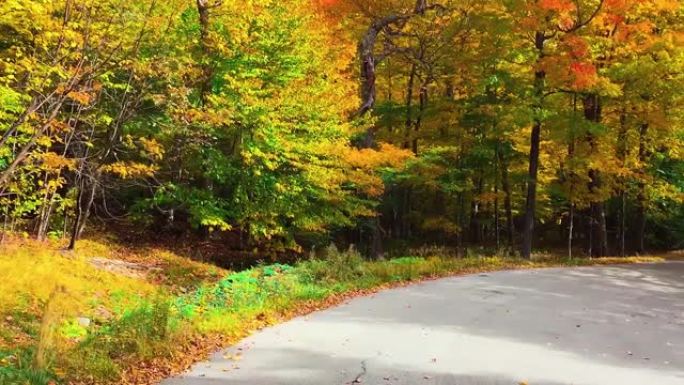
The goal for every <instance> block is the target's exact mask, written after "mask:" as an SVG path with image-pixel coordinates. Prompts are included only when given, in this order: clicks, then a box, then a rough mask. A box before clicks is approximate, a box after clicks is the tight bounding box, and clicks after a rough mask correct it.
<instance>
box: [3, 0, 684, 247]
mask: <svg viewBox="0 0 684 385" xmlns="http://www.w3.org/2000/svg"><path fill="white" fill-rule="evenodd" d="M1 7H2V8H1V9H0V14H2V16H1V19H0V31H1V32H2V34H1V37H0V57H1V59H2V60H1V61H0V62H1V63H2V64H1V66H0V71H1V72H0V74H1V75H2V76H1V77H0V87H1V88H0V98H1V100H2V104H1V106H2V109H1V110H0V122H1V124H2V125H1V126H0V132H1V133H2V139H1V140H0V173H1V174H0V200H1V201H0V202H1V203H2V204H1V208H0V209H1V210H2V212H0V216H1V217H2V222H3V230H4V231H15V232H16V231H24V232H26V233H28V234H30V235H31V236H32V237H35V238H37V239H39V240H40V239H45V238H47V237H69V238H70V239H71V245H70V247H72V248H73V247H74V244H75V242H76V240H77V239H78V238H79V237H80V236H81V234H82V233H83V232H84V231H85V230H86V229H87V228H88V227H89V226H90V227H93V229H94V230H93V231H108V230H110V229H116V230H121V228H122V227H124V228H128V229H130V230H131V231H134V232H135V233H139V232H146V233H150V234H153V235H154V236H163V235H164V234H166V235H170V236H171V237H172V238H175V239H177V238H179V237H181V238H182V237H185V238H188V237H190V238H192V239H196V240H200V241H213V242H218V243H219V244H221V245H222V247H226V248H229V249H231V250H236V251H240V250H242V251H245V250H255V249H256V250H259V252H261V253H273V252H276V253H280V254H282V253H285V254H291V253H300V252H302V250H310V249H312V248H315V247H316V246H318V247H319V248H320V247H321V245H323V246H325V245H328V244H330V243H331V242H337V243H338V244H343V245H350V244H354V245H356V246H357V247H358V248H359V249H361V250H363V251H364V253H365V254H367V255H369V256H379V255H381V254H384V253H387V252H391V250H393V249H402V248H405V247H408V246H411V245H416V244H419V243H434V244H443V245H449V246H452V247H457V248H458V249H459V250H466V249H468V248H481V247H488V248H494V249H504V248H506V249H509V250H510V251H511V252H515V253H520V254H521V255H522V256H525V257H529V256H530V254H531V252H532V251H533V250H534V249H535V248H542V249H561V250H566V251H564V252H567V253H572V252H573V251H574V252H575V253H579V254H585V255H591V256H604V255H623V256H624V255H626V254H635V253H636V254H643V253H644V252H645V251H646V249H648V248H653V249H672V248H677V247H678V246H681V245H682V242H683V241H684V205H683V204H682V202H683V198H684V194H683V191H684V162H683V161H682V157H683V156H684V155H683V154H682V148H683V147H682V140H683V139H684V131H683V130H684V129H683V127H682V92H681V89H682V86H683V85H684V84H683V83H682V82H683V77H682V65H683V63H684V62H683V57H682V41H683V39H684V34H683V32H682V24H683V23H682V8H681V4H680V3H679V2H677V1H666V0H631V1H630V0H603V1H596V0H594V1H571V0H542V1H535V2H530V1H522V0H521V1H513V0H511V1H494V0H492V1H465V2H463V1H443V2H428V1H417V2H412V1H399V0H397V1H390V0H375V1H354V0H346V1H345V0H339V1H332V0H320V1H314V2H310V1H304V0H287V1H225V2H223V1H218V0H217V1H215V2H212V1H211V0H206V1H204V0H200V1H197V3H196V4H193V3H191V2H188V1H180V0H178V1H176V0H174V1H164V2H161V1H154V0H146V1H136V2H130V1H119V0H107V1H99V2H83V1H71V0H65V1H36V2H31V3H30V4H25V3H24V2H20V1H14V0H9V1H5V2H3V4H2V5H1ZM28 20H30V21H31V22H28ZM116 230H112V231H116Z"/></svg>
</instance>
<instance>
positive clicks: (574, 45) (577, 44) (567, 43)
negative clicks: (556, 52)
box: [562, 34, 589, 59]
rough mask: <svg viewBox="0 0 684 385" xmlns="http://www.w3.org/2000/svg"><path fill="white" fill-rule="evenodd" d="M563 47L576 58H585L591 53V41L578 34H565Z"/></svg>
mask: <svg viewBox="0 0 684 385" xmlns="http://www.w3.org/2000/svg"><path fill="white" fill-rule="evenodd" d="M562 44H563V48H564V49H565V50H566V51H567V52H568V53H569V54H570V56H572V57H573V58H575V59H580V58H584V57H586V56H587V55H589V43H587V41H586V40H585V39H583V38H581V37H579V36H577V35H574V34H569V35H565V36H563V39H562Z"/></svg>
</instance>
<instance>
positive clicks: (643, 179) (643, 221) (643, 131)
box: [636, 123, 649, 254]
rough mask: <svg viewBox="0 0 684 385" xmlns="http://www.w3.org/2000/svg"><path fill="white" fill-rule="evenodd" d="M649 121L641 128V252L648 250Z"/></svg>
mask: <svg viewBox="0 0 684 385" xmlns="http://www.w3.org/2000/svg"><path fill="white" fill-rule="evenodd" d="M648 128H649V127H648V123H644V124H642V125H641V128H640V129H639V163H640V167H641V175H640V180H639V191H638V193H637V224H636V225H637V233H636V251H637V253H639V254H644V253H645V252H646V240H645V238H646V204H647V197H646V162H647V161H648V151H647V149H646V136H647V134H648Z"/></svg>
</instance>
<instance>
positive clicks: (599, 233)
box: [583, 94, 608, 257]
mask: <svg viewBox="0 0 684 385" xmlns="http://www.w3.org/2000/svg"><path fill="white" fill-rule="evenodd" d="M583 104H584V117H585V118H586V119H587V121H589V122H591V123H594V124H599V123H601V110H602V108H601V100H600V98H599V96H598V95H597V94H589V95H587V96H585V97H584V99H583ZM586 140H587V142H588V143H589V147H590V148H591V153H592V155H593V154H595V152H596V151H597V144H596V136H595V135H594V134H593V133H592V132H591V131H589V132H588V133H587V135H586ZM589 179H590V182H589V193H590V194H592V195H594V194H600V191H599V190H600V189H601V184H602V181H601V172H600V171H599V170H597V169H591V170H589ZM591 199H592V203H591V216H592V228H593V229H594V230H595V231H596V241H597V244H596V245H595V246H596V247H593V245H592V251H593V252H594V253H595V256H598V257H603V256H606V255H607V254H608V229H607V228H606V210H605V204H604V202H603V200H602V199H601V198H600V197H596V196H592V197H591Z"/></svg>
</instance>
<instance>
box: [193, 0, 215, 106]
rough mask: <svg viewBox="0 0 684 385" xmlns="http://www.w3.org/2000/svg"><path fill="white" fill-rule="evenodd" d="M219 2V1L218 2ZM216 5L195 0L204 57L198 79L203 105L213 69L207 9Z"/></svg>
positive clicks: (209, 87) (209, 88) (209, 86)
mask: <svg viewBox="0 0 684 385" xmlns="http://www.w3.org/2000/svg"><path fill="white" fill-rule="evenodd" d="M219 4H220V3H219ZM214 6H216V5H211V4H209V0H197V12H198V13H199V25H200V41H199V42H200V46H201V48H202V54H203V55H204V57H205V60H204V63H203V64H202V66H201V67H202V78H201V79H199V94H200V101H201V102H202V105H203V106H206V104H207V97H208V96H209V94H210V93H211V88H212V85H211V83H212V78H213V72H214V71H213V69H212V67H211V64H210V61H209V60H208V59H209V56H210V55H211V48H210V46H209V11H210V10H211V8H212V7H214Z"/></svg>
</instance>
